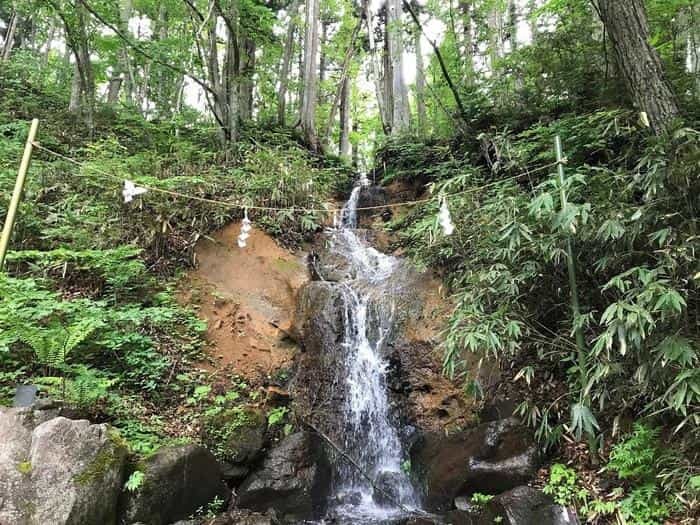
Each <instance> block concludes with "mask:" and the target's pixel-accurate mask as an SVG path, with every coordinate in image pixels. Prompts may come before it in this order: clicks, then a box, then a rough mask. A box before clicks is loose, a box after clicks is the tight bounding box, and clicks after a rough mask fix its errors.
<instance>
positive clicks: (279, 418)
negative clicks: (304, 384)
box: [267, 407, 289, 427]
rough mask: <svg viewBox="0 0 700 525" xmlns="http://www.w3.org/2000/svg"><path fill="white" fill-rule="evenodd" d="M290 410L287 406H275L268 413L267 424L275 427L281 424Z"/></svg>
mask: <svg viewBox="0 0 700 525" xmlns="http://www.w3.org/2000/svg"><path fill="white" fill-rule="evenodd" d="M287 412H289V410H288V409H287V407H277V408H273V409H272V410H270V411H269V412H268V413H267V426H269V427H273V426H275V425H279V424H281V423H282V422H283V421H284V418H285V417H286V415H287Z"/></svg>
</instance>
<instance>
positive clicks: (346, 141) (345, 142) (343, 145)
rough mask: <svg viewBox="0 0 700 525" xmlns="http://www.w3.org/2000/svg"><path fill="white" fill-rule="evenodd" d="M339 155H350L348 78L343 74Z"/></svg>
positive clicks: (345, 156)
mask: <svg viewBox="0 0 700 525" xmlns="http://www.w3.org/2000/svg"><path fill="white" fill-rule="evenodd" d="M339 151H340V157H341V158H343V159H348V158H349V157H350V78H349V76H348V75H345V77H344V78H343V88H342V89H341V95H340V147H339Z"/></svg>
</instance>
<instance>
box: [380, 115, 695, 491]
mask: <svg viewBox="0 0 700 525" xmlns="http://www.w3.org/2000/svg"><path fill="white" fill-rule="evenodd" d="M556 134H560V135H561V137H562V139H563V141H564V149H565V155H566V156H567V164H566V178H565V181H564V184H563V185H562V184H561V182H560V180H559V178H558V176H557V173H556V169H555V167H553V166H549V167H548V166H547V165H549V164H551V163H552V162H553V161H554V152H553V138H554V136H555V135H556ZM479 140H480V141H481V142H480V143H478V144H475V143H472V146H471V147H469V146H464V145H461V146H459V147H451V148H449V152H448V151H445V144H444V143H443V144H440V143H432V142H426V143H425V145H424V146H414V147H412V148H410V149H408V150H407V152H406V153H405V154H404V155H403V156H400V157H399V159H398V161H397V163H396V164H392V163H391V158H392V157H391V155H390V154H388V152H394V151H395V149H392V148H394V146H392V145H391V144H389V145H388V146H387V148H388V149H387V150H386V151H387V153H385V154H382V153H380V158H382V159H384V160H385V162H386V163H387V167H386V170H385V173H386V174H387V175H386V177H387V180H405V181H411V180H415V178H416V177H417V176H418V175H417V173H416V170H414V169H412V167H411V166H420V165H421V164H420V163H421V162H422V160H421V159H417V160H416V161H415V162H414V163H411V161H410V156H411V155H412V154H414V153H415V154H417V155H421V156H422V155H426V156H427V157H428V158H431V159H433V160H434V165H433V166H432V167H431V169H430V170H427V171H425V172H424V173H427V174H428V176H427V180H425V184H426V186H425V187H426V189H428V190H429V191H430V192H431V194H432V195H435V196H438V195H443V194H444V195H447V197H448V205H449V208H450V211H451V215H452V219H453V222H454V223H455V225H456V230H455V233H454V234H453V235H451V236H449V237H445V236H444V235H443V234H442V232H441V231H440V227H439V224H438V221H437V219H436V216H437V211H438V203H437V200H438V199H437V198H436V199H434V200H432V201H430V202H428V203H425V204H423V205H421V206H417V207H415V208H413V209H412V210H410V211H408V212H407V213H406V214H404V215H402V216H398V217H397V218H395V219H394V221H393V222H392V223H391V224H390V228H391V229H393V230H394V231H395V232H396V233H397V234H398V236H399V239H400V241H399V243H400V244H401V245H402V246H403V247H404V248H405V249H406V250H407V251H408V252H409V253H410V254H411V255H412V257H413V259H414V260H415V261H416V263H417V264H419V265H421V266H433V267H436V268H439V269H440V270H441V272H442V273H443V274H444V275H445V278H446V281H447V284H448V286H449V288H450V289H451V291H452V295H453V300H454V304H455V308H454V310H453V314H452V317H451V319H450V320H449V323H448V326H447V327H446V330H445V333H444V356H445V359H444V366H445V370H446V372H447V373H448V374H450V375H452V376H455V377H462V378H463V380H464V381H465V382H466V383H467V384H468V385H471V386H470V391H473V392H475V393H476V394H477V395H482V393H483V392H485V391H486V390H488V389H493V388H500V389H503V390H513V391H514V390H518V394H517V395H518V396H520V398H521V399H522V400H523V402H522V404H521V405H520V407H519V408H518V413H519V414H520V415H521V416H522V417H523V419H524V420H525V421H526V422H527V423H528V424H530V425H532V426H533V427H534V428H535V430H536V434H537V437H538V438H539V439H540V441H541V442H542V443H543V445H544V446H546V447H553V446H555V445H556V444H557V443H558V442H559V441H560V439H561V437H562V436H563V435H564V434H566V433H568V434H571V435H573V436H574V437H577V438H581V437H583V436H584V435H586V436H588V438H589V443H590V444H591V446H592V450H595V448H596V443H602V441H603V439H604V438H605V437H606V436H609V435H610V434H609V432H610V430H611V429H612V428H614V427H616V426H617V423H618V422H619V419H620V418H619V417H618V416H619V415H620V414H632V415H633V416H635V417H638V416H641V415H648V416H651V415H654V416H655V417H657V418H661V420H662V421H663V422H664V423H665V424H668V425H670V427H671V429H672V431H675V432H677V436H678V437H677V439H676V446H677V447H679V448H682V449H683V450H689V451H691V452H689V453H690V455H691V456H690V459H689V462H690V463H691V464H692V463H697V446H696V445H697V429H698V428H700V416H699V415H698V414H700V410H699V409H700V375H698V374H699V373H698V370H699V368H698V362H699V357H700V356H699V353H698V344H699V342H700V334H699V333H698V331H697V323H695V322H694V321H693V320H695V319H696V318H697V316H698V312H699V311H700V309H699V306H700V301H699V299H700V296H698V293H697V282H698V278H699V275H700V274H698V266H697V258H696V257H695V256H694V254H695V253H697V251H698V249H700V239H699V238H698V237H697V235H696V232H697V216H698V214H697V210H698V209H700V201H699V200H698V199H699V198H700V197H699V196H700V180H699V179H698V178H697V176H693V175H692V173H694V172H696V171H697V166H698V159H700V134H699V133H698V132H697V131H696V130H694V129H690V128H685V129H678V130H676V131H675V132H673V133H672V134H670V135H669V136H667V137H665V138H662V139H655V138H650V137H649V136H648V135H647V134H646V133H645V132H644V131H643V130H642V129H640V127H639V125H638V123H637V117H636V115H633V114H629V113H627V112H625V111H621V110H609V111H607V110H606V111H598V112H595V113H591V114H582V115H564V116H560V117H559V118H558V119H554V120H550V121H549V122H547V123H536V124H535V125H533V126H530V127H529V128H527V129H525V130H521V131H510V130H504V131H497V130H488V131H485V132H484V133H482V135H481V136H480V139H479ZM424 149H428V150H431V149H432V150H433V151H432V153H427V154H426V153H425V152H424ZM562 193H564V194H565V195H566V196H567V199H566V205H565V206H562V201H561V194H562ZM567 242H571V246H572V251H573V254H574V262H575V270H576V274H575V275H576V281H577V285H578V293H579V297H578V299H579V303H580V305H581V315H580V316H579V317H578V318H575V319H574V318H573V316H572V314H571V298H570V286H569V274H568V271H567V264H566V256H567V252H566V248H567ZM577 329H580V330H581V331H582V333H583V336H584V352H583V359H581V358H579V352H578V349H577V346H576V344H575V342H574V337H573V335H574V332H575V330H577ZM470 354H471V355H476V356H477V358H486V359H488V360H489V361H490V362H492V363H494V362H495V363H498V364H502V365H503V369H504V373H505V374H506V377H508V378H510V381H504V382H502V383H501V384H500V386H499V385H489V384H479V377H480V376H479V374H478V372H476V371H474V370H472V369H470V366H471V363H474V361H475V359H470V357H469V356H470ZM520 385H522V386H520ZM693 444H695V446H694V445H693ZM693 449H694V450H695V452H692V450H693ZM655 469H656V472H657V473H658V472H659V469H658V467H655ZM683 469H686V470H687V467H686V466H682V465H678V468H677V471H678V472H681V471H683ZM674 476H675V475H671V474H669V477H674ZM676 479H679V478H678V477H676ZM684 479H687V476H686V477H685V478H684Z"/></svg>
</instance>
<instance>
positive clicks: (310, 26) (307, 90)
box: [301, 0, 321, 151]
mask: <svg viewBox="0 0 700 525" xmlns="http://www.w3.org/2000/svg"><path fill="white" fill-rule="evenodd" d="M319 8H320V5H319V0H307V1H306V33H305V36H304V92H303V96H302V100H301V129H302V132H303V134H304V138H305V139H306V142H307V143H308V145H309V146H310V147H311V148H312V149H313V150H315V151H321V143H320V141H319V139H318V134H317V132H316V105H317V103H318V67H317V62H318V51H319V34H318V26H319V11H320V9H319Z"/></svg>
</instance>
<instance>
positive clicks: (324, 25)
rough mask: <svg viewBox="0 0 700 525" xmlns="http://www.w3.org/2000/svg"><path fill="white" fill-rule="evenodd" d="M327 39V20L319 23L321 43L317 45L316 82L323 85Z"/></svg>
mask: <svg viewBox="0 0 700 525" xmlns="http://www.w3.org/2000/svg"><path fill="white" fill-rule="evenodd" d="M327 39H328V20H322V21H321V42H320V44H319V53H320V54H321V58H320V59H319V64H318V81H319V82H320V83H323V81H324V80H326V62H327V59H326V50H325V46H326V40H327Z"/></svg>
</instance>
